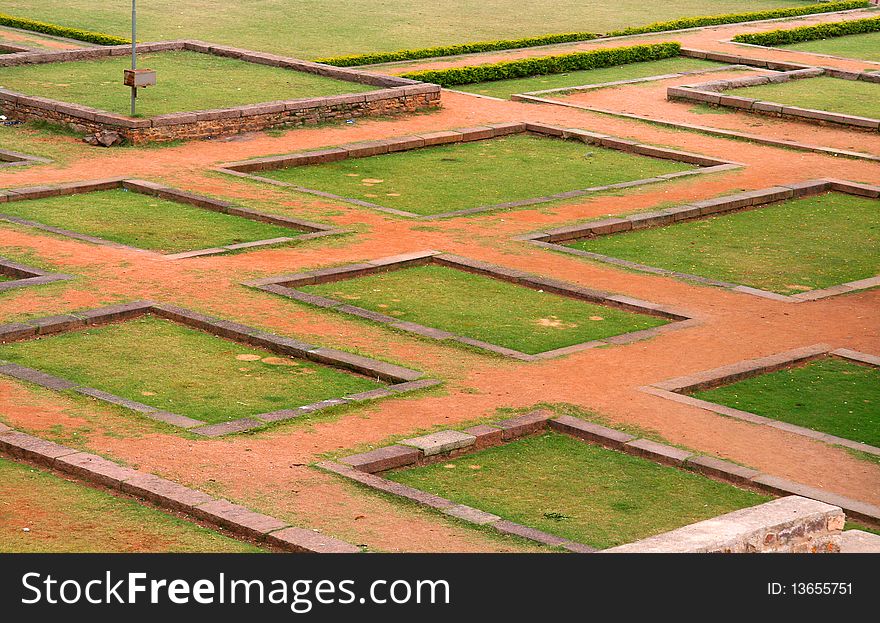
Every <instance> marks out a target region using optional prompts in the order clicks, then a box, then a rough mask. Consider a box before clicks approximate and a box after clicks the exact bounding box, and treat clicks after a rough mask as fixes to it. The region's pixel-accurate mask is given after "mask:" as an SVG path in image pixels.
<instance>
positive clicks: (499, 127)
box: [218, 123, 743, 221]
mask: <svg viewBox="0 0 880 623" xmlns="http://www.w3.org/2000/svg"><path fill="white" fill-rule="evenodd" d="M512 134H536V135H539V136H545V137H551V138H560V139H563V140H575V141H580V142H582V143H585V144H587V145H595V146H597V147H604V148H606V149H614V150H617V151H623V152H627V153H632V154H638V155H641V156H646V157H650V158H661V159H664V160H674V161H676V162H684V163H687V164H692V165H695V166H697V167H700V168H697V169H693V170H689V171H680V172H678V173H666V174H665V175H658V176H657V177H652V178H647V179H641V180H632V181H629V182H620V183H617V184H608V185H606V186H594V187H591V188H583V189H576V190H570V191H567V192H561V193H557V194H554V195H549V196H546V197H535V198H531V199H520V200H517V201H509V202H506V203H499V204H494V205H485V206H479V207H475V208H468V209H464V210H454V211H451V212H442V213H440V214H429V215H423V214H417V213H415V212H407V211H404V210H397V209H395V208H388V207H385V206H382V205H379V204H375V203H370V202H369V201H362V200H360V199H355V198H352V197H343V196H341V195H336V194H333V193H329V192H324V191H321V190H315V189H311V188H304V187H302V186H297V185H296V184H292V183H289V182H282V181H279V180H275V179H271V178H268V177H263V176H260V175H254V174H253V172H254V171H266V170H272V169H284V168H288V167H298V166H307V165H311V164H324V163H328V162H337V161H339V160H346V159H349V158H367V157H370V156H378V155H382V154H387V153H394V152H401V151H411V150H414V149H422V148H424V147H433V146H436V145H446V144H450V143H467V142H471V141H482V140H490V139H493V138H498V137H502V136H509V135H512ZM741 166H743V165H741V164H739V163H736V162H731V161H729V160H720V159H718V158H711V157H708V156H703V155H700V154H694V153H690V152H684V151H678V150H675V149H669V148H665V147H655V146H652V145H646V144H643V143H638V142H636V141H630V140H625V139H620V138H615V137H613V136H608V135H605V134H597V133H595V132H587V131H586V130H578V129H573V128H561V127H556V126H552V125H547V124H543V123H496V124H489V125H485V126H477V127H473V128H463V129H458V130H451V131H443V132H429V133H426V134H421V135H414V136H404V137H400V138H391V139H384V140H378V141H367V142H362V143H349V144H347V145H341V146H339V147H333V148H328V149H321V150H318V151H308V152H301V153H295V154H285V155H282V156H273V157H269V158H254V159H251V160H242V161H239V162H229V163H226V164H223V165H221V166H220V167H219V168H218V170H219V171H221V172H223V173H227V174H230V175H236V176H239V177H246V178H249V179H252V180H258V181H261V182H266V183H269V184H273V185H275V186H282V187H286V188H291V189H293V190H295V191H297V192H302V193H308V194H312V195H317V196H318V197H323V198H325V199H333V200H336V201H344V202H345V203H352V204H354V205H359V206H363V207H367V208H372V209H374V210H380V211H382V212H386V213H388V214H394V215H395V216H403V217H406V218H413V219H419V220H423V221H431V220H437V219H442V218H449V217H454V216H466V215H470V214H478V213H482V212H489V211H492V210H503V209H509V208H521V207H525V206H532V205H538V204H542V203H548V202H551V201H558V200H560V199H573V198H575V197H582V196H584V195H589V194H592V193H597V192H601V191H606V190H617V189H623V188H632V187H634V186H642V185H645V184H653V183H657V182H664V181H666V180H669V179H672V178H679V177H685V176H691V175H701V174H704V173H717V172H719V171H729V170H732V169H738V168H740V167H741Z"/></svg>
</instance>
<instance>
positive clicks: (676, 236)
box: [567, 193, 880, 294]
mask: <svg viewBox="0 0 880 623" xmlns="http://www.w3.org/2000/svg"><path fill="white" fill-rule="evenodd" d="M567 246H570V247H572V248H574V249H583V250H586V251H592V252H594V253H601V254H603V255H610V256H612V257H618V258H622V259H626V260H630V261H633V262H639V263H641V264H647V265H648V266H656V267H659V268H666V269H669V270H674V271H678V272H684V273H688V274H694V275H700V276H702V277H709V278H711V279H719V280H721V281H727V282H732V283H738V284H742V285H748V286H752V287H755V288H761V289H764V290H771V291H773V292H778V293H780V294H796V293H798V292H803V291H805V290H813V289H821V288H827V287H830V286H833V285H838V284H841V283H846V282H848V281H855V280H858V279H866V278H868V277H873V276H874V275H877V274H878V273H880V210H878V202H877V201H876V200H873V199H867V198H864V197H856V196H853V195H846V194H842V193H827V194H824V195H817V196H813V197H804V198H801V199H793V200H789V201H783V202H779V203H776V204H772V205H767V206H762V207H759V208H756V209H753V210H746V211H742V212H734V213H732V214H725V215H720V216H716V217H712V218H706V219H700V220H694V221H687V222H684V223H677V224H675V225H669V226H666V227H657V228H651V229H642V230H638V231H633V232H626V233H622V234H615V235H612V236H601V237H598V238H593V239H585V240H579V241H576V242H573V243H570V244H568V245H567Z"/></svg>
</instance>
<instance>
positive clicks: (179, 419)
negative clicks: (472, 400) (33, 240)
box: [0, 301, 439, 437]
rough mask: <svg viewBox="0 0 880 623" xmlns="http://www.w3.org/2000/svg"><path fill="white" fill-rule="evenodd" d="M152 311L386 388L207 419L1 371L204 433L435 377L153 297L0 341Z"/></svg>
mask: <svg viewBox="0 0 880 623" xmlns="http://www.w3.org/2000/svg"><path fill="white" fill-rule="evenodd" d="M147 314H151V315H154V316H156V317H158V318H163V319H166V320H171V321H173V322H177V323H179V324H182V325H184V326H187V327H191V328H195V329H198V330H200V331H205V332H207V333H210V334H213V335H215V336H217V337H219V338H224V339H227V340H231V341H234V342H240V343H242V344H245V345H248V346H252V347H257V348H263V349H265V350H268V351H271V352H273V353H277V354H279V355H282V356H286V357H294V358H298V359H303V360H308V361H312V362H316V363H319V364H322V365H327V366H330V367H334V368H338V369H341V370H346V371H348V372H352V373H355V374H361V375H364V376H369V377H371V378H374V379H379V380H381V381H383V382H385V383H388V384H389V385H388V387H387V388H379V389H375V390H372V391H369V392H365V393H363V394H355V395H350V396H340V397H339V398H334V399H329V400H323V401H321V402H317V403H314V404H310V405H305V406H300V407H295V408H291V409H283V410H280V411H273V412H271V413H261V414H259V415H256V416H253V417H248V418H240V419H237V420H232V421H229V422H223V423H220V424H206V423H205V422H202V421H200V420H195V419H192V418H188V417H186V416H183V415H179V414H176V413H170V412H167V411H162V410H160V409H157V408H154V407H151V406H149V405H145V404H141V403H138V402H135V401H133V400H129V399H127V398H122V397H120V396H115V395H113V394H109V393H107V392H104V391H101V390H99V389H96V388H93V387H84V386H81V385H78V384H76V383H73V382H71V381H68V380H66V379H63V378H59V377H56V376H52V375H50V374H46V373H44V372H41V371H39V370H35V369H33V368H28V367H25V366H20V365H18V364H13V363H5V364H4V363H3V362H0V374H2V375H5V376H8V377H11V378H15V379H19V380H22V381H27V382H30V383H34V384H36V385H40V386H42V387H45V388H47V389H52V390H55V391H66V390H73V391H75V392H76V393H78V394H82V395H84V396H89V397H91V398H94V399H96V400H98V401H100V402H105V403H108V404H113V405H116V406H119V407H122V408H124V409H128V410H130V411H134V412H136V413H139V414H141V415H143V416H145V417H147V418H149V419H152V420H156V421H159V422H164V423H166V424H170V425H172V426H177V427H180V428H181V429H185V430H189V431H190V432H192V433H195V434H198V435H202V436H205V437H218V436H221V435H226V434H230V433H238V432H242V431H245V430H251V429H255V428H260V427H263V426H266V425H267V424H269V423H273V422H281V421H286V420H291V419H295V418H297V417H299V416H301V415H304V414H306V413H312V412H315V411H320V410H322V409H327V408H330V407H335V406H339V405H344V404H353V403H358V402H362V401H366V400H374V399H378V398H384V397H388V396H394V395H398V394H402V393H406V392H410V391H415V390H417V389H422V388H426V387H432V386H434V385H437V384H439V381H436V380H433V379H424V378H422V376H423V375H422V373H421V372H417V371H415V370H410V369H409V368H403V367H401V366H396V365H393V364H389V363H384V362H381V361H377V360H374V359H369V358H367V357H362V356H360V355H353V354H351V353H346V352H343V351H339V350H335V349H332V348H323V347H319V346H315V345H312V344H307V343H305V342H300V341H299V340H295V339H291V338H287V337H282V336H278V335H274V334H271V333H266V332H265V331H261V330H259V329H256V328H253V327H248V326H245V325H242V324H238V323H235V322H230V321H227V320H220V319H217V318H213V317H211V316H206V315H204V314H200V313H198V312H194V311H190V310H187V309H183V308H180V307H175V306H173V305H165V304H161V303H155V302H152V301H136V302H133V303H126V304H121V305H113V306H109V307H101V308H98V309H92V310H88V311H85V312H79V313H76V314H68V315H62V316H50V317H46V318H38V319H36V320H31V321H26V322H22V323H11V324H5V325H0V344H3V343H8V342H14V341H21V340H29V339H37V338H39V337H42V336H46V335H53V334H59V333H68V332H72V331H78V330H82V329H86V328H88V327H91V326H99V325H106V324H109V323H116V322H125V321H127V320H132V319H134V318H139V317H141V316H144V315H147Z"/></svg>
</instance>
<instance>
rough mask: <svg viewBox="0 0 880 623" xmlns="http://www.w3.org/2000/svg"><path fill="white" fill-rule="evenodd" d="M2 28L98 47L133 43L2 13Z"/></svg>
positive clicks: (119, 38)
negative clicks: (30, 31) (64, 38)
mask: <svg viewBox="0 0 880 623" xmlns="http://www.w3.org/2000/svg"><path fill="white" fill-rule="evenodd" d="M0 26H9V27H11V28H20V29H22V30H32V31H33V32H41V33H43V34H45V35H55V36H57V37H66V38H67V39H77V40H79V41H87V42H89V43H96V44H98V45H125V44H128V43H131V39H124V38H123V37H116V36H114V35H107V34H104V33H102V32H92V31H90V30H80V29H79V28H68V27H67V26H59V25H57V24H47V23H46V22H38V21H36V20H32V19H24V18H22V17H14V16H12V15H5V14H3V13H0Z"/></svg>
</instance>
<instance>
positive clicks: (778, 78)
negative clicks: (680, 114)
mask: <svg viewBox="0 0 880 623" xmlns="http://www.w3.org/2000/svg"><path fill="white" fill-rule="evenodd" d="M820 76H825V77H829V78H837V79H839V80H861V81H863V82H872V83H880V74H875V73H870V72H864V71H863V72H854V71H844V70H841V69H832V68H829V67H806V68H802V69H795V70H791V71H783V72H780V73H776V74H768V75H765V76H754V77H749V78H736V79H729V80H715V81H711V82H703V83H700V84H690V85H684V86H680V87H669V88H668V89H667V90H666V97H667V99H670V100H681V101H686V102H697V103H701V104H709V105H710V106H718V107H721V108H733V109H736V110H743V111H746V112H750V113H756V114H760V115H768V116H772V117H782V118H786V119H795V120H798V121H806V122H808V123H816V124H820V125H824V124H832V125H838V126H844V127H847V128H850V129H856V130H867V131H870V132H880V119H875V118H870V117H859V116H857V115H847V114H844V113H838V112H830V111H827V110H817V109H812V108H801V107H800V106H789V105H787V104H783V103H779V102H766V101H762V100H758V99H755V98H752V97H739V96H737V95H725V91H730V90H735V89H739V88H744V87H753V86H760V85H764V84H779V83H784V82H791V81H792V80H808V79H810V78H818V77H820ZM878 116H880V115H878Z"/></svg>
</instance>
